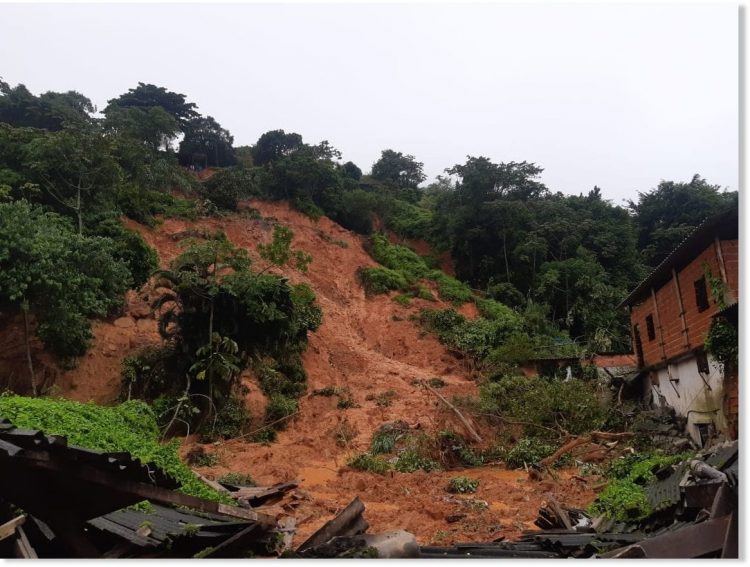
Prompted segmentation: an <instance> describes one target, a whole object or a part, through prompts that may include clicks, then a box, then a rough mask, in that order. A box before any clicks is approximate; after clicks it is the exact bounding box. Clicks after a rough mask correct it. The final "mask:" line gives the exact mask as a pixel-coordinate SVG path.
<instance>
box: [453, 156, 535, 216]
mask: <svg viewBox="0 0 750 567" xmlns="http://www.w3.org/2000/svg"><path fill="white" fill-rule="evenodd" d="M445 171H446V173H448V174H450V175H457V176H459V177H460V178H461V182H460V183H459V184H458V185H457V187H456V192H457V193H458V195H460V196H461V197H462V198H464V199H465V200H466V201H468V202H469V203H472V204H473V205H475V206H476V205H478V204H479V203H482V202H484V201H490V200H494V199H518V200H522V201H526V200H529V199H536V198H539V197H542V196H544V195H545V194H546V193H547V188H546V187H545V186H544V184H543V183H540V182H539V181H536V179H537V178H538V177H539V174H540V173H542V171H543V169H542V168H541V167H538V166H537V165H536V164H533V163H528V162H525V161H524V162H520V163H518V162H510V163H499V164H495V163H492V161H490V160H489V159H488V158H486V157H481V156H480V157H472V156H467V161H466V163H465V164H463V165H462V164H457V165H454V166H453V167H452V168H449V169H446V170H445Z"/></svg>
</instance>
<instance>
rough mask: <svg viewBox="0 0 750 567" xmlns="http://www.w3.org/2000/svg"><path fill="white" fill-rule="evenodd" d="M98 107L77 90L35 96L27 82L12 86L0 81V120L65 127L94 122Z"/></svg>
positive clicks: (19, 123) (12, 124) (17, 125)
mask: <svg viewBox="0 0 750 567" xmlns="http://www.w3.org/2000/svg"><path fill="white" fill-rule="evenodd" d="M95 110H96V109H95V107H94V105H93V104H92V103H91V101H90V100H89V99H88V98H86V97H85V96H83V95H82V94H80V93H78V92H75V91H68V92H66V93H56V92H46V93H44V94H42V95H40V96H34V95H33V94H32V93H31V92H30V91H29V90H28V89H27V88H26V87H25V86H24V85H16V86H15V87H11V86H10V85H9V84H8V83H5V82H3V81H2V80H0V122H5V123H7V124H10V125H11V126H16V127H30V128H41V129H44V130H61V129H62V128H63V127H64V126H65V125H80V124H83V123H86V122H90V120H91V117H90V114H91V113H93V112H94V111H95Z"/></svg>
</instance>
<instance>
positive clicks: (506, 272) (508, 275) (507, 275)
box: [503, 231, 510, 283]
mask: <svg viewBox="0 0 750 567" xmlns="http://www.w3.org/2000/svg"><path fill="white" fill-rule="evenodd" d="M506 242H507V236H506V233H505V231H503V256H504V257H505V275H506V277H507V278H508V283H510V265H509V264H508V248H507V246H506Z"/></svg>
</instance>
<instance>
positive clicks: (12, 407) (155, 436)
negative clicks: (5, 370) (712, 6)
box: [0, 396, 231, 504]
mask: <svg viewBox="0 0 750 567" xmlns="http://www.w3.org/2000/svg"><path fill="white" fill-rule="evenodd" d="M0 415H2V416H3V417H5V418H7V419H9V420H10V421H11V422H12V423H13V424H14V425H15V426H16V427H24V428H29V429H39V430H42V431H44V432H45V433H47V434H48V435H64V436H66V437H67V438H68V442H69V443H70V444H71V445H78V446H79V447H86V448H87V449H95V450H98V451H107V452H120V451H126V452H128V453H130V454H131V455H132V456H133V457H135V458H138V459H140V460H141V461H143V462H144V463H153V464H154V465H155V466H157V467H159V468H161V469H162V470H164V471H165V472H166V473H168V474H170V475H172V476H173V477H174V478H175V479H176V480H178V481H179V482H180V484H181V488H180V490H181V491H182V492H185V493H186V494H190V495H192V496H198V497H200V498H207V499H209V500H215V501H219V502H224V503H227V504H229V503H231V502H230V499H229V498H227V497H225V496H223V495H221V494H219V493H217V492H215V491H214V490H212V489H211V488H209V487H208V486H206V485H205V484H204V483H202V482H201V481H200V480H198V478H196V476H195V475H194V474H193V473H192V471H191V470H190V469H189V468H188V467H186V466H185V465H184V464H183V463H182V461H181V460H180V458H179V455H178V453H177V449H178V443H177V442H176V441H174V442H170V443H167V444H164V445H162V444H160V443H159V430H158V427H157V425H156V420H155V416H154V413H153V412H152V410H151V408H149V406H148V405H146V404H145V403H143V402H140V401H136V400H132V401H129V402H125V403H123V404H120V405H118V406H113V407H103V406H97V405H95V404H93V403H88V404H81V403H78V402H73V401H67V400H51V399H43V398H24V397H21V396H0Z"/></svg>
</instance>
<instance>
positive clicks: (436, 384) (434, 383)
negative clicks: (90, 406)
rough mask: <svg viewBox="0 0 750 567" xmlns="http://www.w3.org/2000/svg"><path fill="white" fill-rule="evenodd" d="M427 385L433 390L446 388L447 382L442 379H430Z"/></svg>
mask: <svg viewBox="0 0 750 567" xmlns="http://www.w3.org/2000/svg"><path fill="white" fill-rule="evenodd" d="M427 384H428V385H429V386H430V387H432V388H444V387H445V380H443V379H442V378H430V379H429V380H427Z"/></svg>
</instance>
